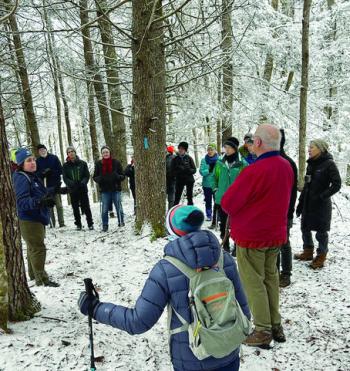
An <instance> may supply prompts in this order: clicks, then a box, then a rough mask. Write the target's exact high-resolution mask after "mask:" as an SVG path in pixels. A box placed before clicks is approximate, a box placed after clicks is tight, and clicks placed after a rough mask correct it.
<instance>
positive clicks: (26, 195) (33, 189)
mask: <svg viewBox="0 0 350 371" xmlns="http://www.w3.org/2000/svg"><path fill="white" fill-rule="evenodd" d="M13 185H14V188H15V193H16V204H17V214H18V219H20V220H27V221H30V222H39V223H41V224H44V225H48V224H49V222H50V215H49V209H48V208H47V207H40V206H39V202H40V200H41V199H42V198H43V197H44V196H46V195H47V193H48V192H47V189H46V188H45V187H44V185H43V183H42V181H41V179H40V178H39V177H38V176H37V175H36V174H33V173H27V172H26V173H22V172H21V171H15V172H14V173H13Z"/></svg>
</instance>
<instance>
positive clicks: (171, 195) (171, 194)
mask: <svg viewBox="0 0 350 371" xmlns="http://www.w3.org/2000/svg"><path fill="white" fill-rule="evenodd" d="M166 194H167V196H168V210H170V209H171V208H172V207H173V206H174V201H175V180H174V179H169V178H167V180H166ZM180 198H181V196H180Z"/></svg>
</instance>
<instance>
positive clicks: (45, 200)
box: [39, 196, 56, 207]
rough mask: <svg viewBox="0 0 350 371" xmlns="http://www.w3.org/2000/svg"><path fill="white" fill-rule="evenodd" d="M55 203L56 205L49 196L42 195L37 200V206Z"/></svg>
mask: <svg viewBox="0 0 350 371" xmlns="http://www.w3.org/2000/svg"><path fill="white" fill-rule="evenodd" d="M55 205H56V202H55V200H54V199H53V198H52V197H51V196H44V197H43V198H42V199H41V200H40V201H39V206H40V207H54V206H55Z"/></svg>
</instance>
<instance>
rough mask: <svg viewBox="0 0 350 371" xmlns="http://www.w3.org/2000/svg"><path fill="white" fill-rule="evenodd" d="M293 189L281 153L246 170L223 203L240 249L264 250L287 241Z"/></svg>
mask: <svg viewBox="0 0 350 371" xmlns="http://www.w3.org/2000/svg"><path fill="white" fill-rule="evenodd" d="M292 185H293V170H292V167H291V165H290V164H289V162H288V161H287V160H285V159H284V158H282V157H281V156H280V155H279V152H268V153H265V154H263V155H262V156H260V157H259V158H258V160H257V161H256V162H255V163H253V164H251V165H249V166H247V167H246V168H244V169H243V171H242V172H241V173H240V175H239V176H238V177H237V179H236V180H235V181H234V183H233V184H232V185H231V186H230V187H229V188H228V190H227V191H226V193H225V194H224V196H223V198H222V200H221V207H222V208H223V209H224V210H225V212H226V213H227V214H228V215H229V216H230V227H231V237H232V239H233V240H234V241H235V242H236V243H237V245H239V246H241V247H248V248H262V247H273V246H280V245H282V244H284V243H285V242H286V241H287V213H288V206H289V200H290V194H291V190H292Z"/></svg>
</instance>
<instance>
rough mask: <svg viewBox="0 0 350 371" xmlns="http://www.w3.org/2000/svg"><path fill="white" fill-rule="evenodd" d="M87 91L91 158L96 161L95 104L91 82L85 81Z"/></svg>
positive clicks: (97, 154) (98, 155)
mask: <svg viewBox="0 0 350 371" xmlns="http://www.w3.org/2000/svg"><path fill="white" fill-rule="evenodd" d="M86 87H87V93H88V112H89V129H90V130H89V132H90V139H91V149H92V158H93V159H94V161H97V160H98V158H99V157H100V151H99V150H98V139H97V132H96V115H95V104H94V93H93V86H92V83H89V82H88V81H87V82H86Z"/></svg>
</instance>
